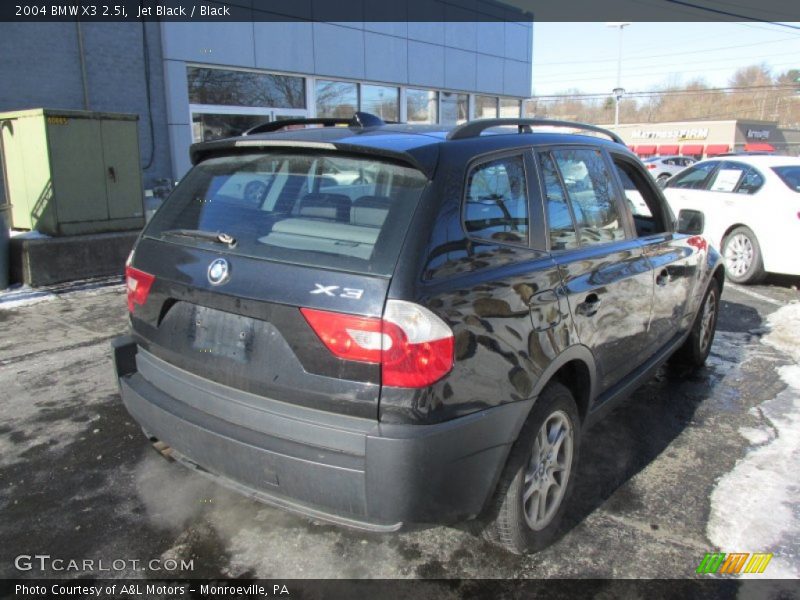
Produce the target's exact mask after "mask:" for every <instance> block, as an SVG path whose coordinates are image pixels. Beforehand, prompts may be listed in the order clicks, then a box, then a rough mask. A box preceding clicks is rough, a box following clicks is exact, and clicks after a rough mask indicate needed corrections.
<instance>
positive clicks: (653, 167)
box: [647, 164, 656, 171]
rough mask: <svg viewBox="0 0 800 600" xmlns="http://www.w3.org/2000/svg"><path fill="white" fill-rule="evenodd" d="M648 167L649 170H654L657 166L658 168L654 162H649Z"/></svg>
mask: <svg viewBox="0 0 800 600" xmlns="http://www.w3.org/2000/svg"><path fill="white" fill-rule="evenodd" d="M647 168H648V169H649V170H651V171H652V170H653V169H655V168H656V165H654V164H648V165H647Z"/></svg>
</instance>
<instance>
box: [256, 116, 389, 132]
mask: <svg viewBox="0 0 800 600" xmlns="http://www.w3.org/2000/svg"><path fill="white" fill-rule="evenodd" d="M293 125H322V126H323V127H336V126H337V125H347V126H348V127H350V129H367V128H371V127H382V126H383V125H386V122H385V121H384V120H383V119H381V118H380V117H377V116H375V115H373V114H370V113H367V112H356V113H353V116H352V117H351V118H349V119H345V118H341V117H316V118H310V119H306V118H301V119H280V120H277V121H270V122H268V123H261V124H260V125H256V126H255V127H252V128H250V129H248V130H247V131H245V132H244V133H242V135H254V134H256V133H272V132H274V131H280V130H281V129H285V128H286V127H290V126H293Z"/></svg>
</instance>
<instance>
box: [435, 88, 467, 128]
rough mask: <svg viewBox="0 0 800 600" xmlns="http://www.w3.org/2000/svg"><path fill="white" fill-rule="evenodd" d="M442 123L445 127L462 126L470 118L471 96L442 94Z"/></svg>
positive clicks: (451, 93)
mask: <svg viewBox="0 0 800 600" xmlns="http://www.w3.org/2000/svg"><path fill="white" fill-rule="evenodd" d="M441 98H442V101H441V108H440V110H441V123H442V124H443V125H454V124H455V125H461V123H465V122H466V121H467V119H468V118H469V96H468V95H467V94H455V93H453V92H442V94H441Z"/></svg>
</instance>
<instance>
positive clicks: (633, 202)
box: [616, 164, 653, 217]
mask: <svg viewBox="0 0 800 600" xmlns="http://www.w3.org/2000/svg"><path fill="white" fill-rule="evenodd" d="M616 167H617V174H618V175H619V178H620V181H622V187H623V189H624V190H625V203H626V204H627V205H628V208H629V209H630V211H631V214H633V216H634V217H638V216H641V217H651V216H653V215H652V213H651V212H650V208H649V207H648V206H647V202H646V201H645V199H644V196H643V195H642V192H641V190H639V188H638V187H637V186H636V184H635V183H634V182H633V179H631V177H630V175H628V173H627V172H626V170H625V169H624V168H623V167H622V166H621V165H620V164H616Z"/></svg>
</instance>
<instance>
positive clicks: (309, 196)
mask: <svg viewBox="0 0 800 600" xmlns="http://www.w3.org/2000/svg"><path fill="white" fill-rule="evenodd" d="M426 182H427V180H426V179H425V177H424V175H423V174H422V173H420V172H419V171H416V170H415V169H412V168H409V167H405V166H400V165H396V164H391V163H386V162H383V161H380V160H375V159H373V158H367V157H365V158H357V157H345V156H341V155H337V154H311V153H306V154H299V153H293V152H286V153H264V154H252V155H251V154H245V155H236V156H224V157H218V158H211V159H208V160H205V161H203V162H201V163H200V164H198V165H197V166H196V167H194V168H193V169H192V170H191V171H190V172H189V173H188V174H187V175H186V177H184V178H183V180H181V183H180V184H179V185H178V187H177V188H175V191H174V192H173V193H172V194H171V195H170V197H169V198H168V199H167V200H166V202H165V203H164V205H163V206H162V207H161V208H160V209H159V210H158V214H156V215H155V216H154V217H153V219H152V220H151V221H150V224H149V225H148V226H147V228H146V229H145V232H144V235H145V236H147V237H152V238H157V239H161V240H164V241H168V242H170V243H175V244H185V245H191V246H201V247H209V248H213V249H214V250H215V251H219V252H225V253H230V254H238V255H244V256H250V257H254V258H264V259H269V260H275V261H283V262H287V263H294V264H302V265H311V266H318V267H328V268H334V269H345V270H351V271H355V272H360V273H375V274H378V275H390V274H391V273H392V271H393V268H394V264H395V262H396V261H397V256H398V254H399V251H400V246H401V244H402V241H403V238H404V236H405V234H406V230H407V228H408V225H409V222H410V220H411V216H412V214H413V212H414V209H415V208H416V205H417V201H418V200H419V197H420V195H421V193H422V190H423V188H424V186H425V184H426ZM198 232H199V233H198ZM219 232H224V233H226V234H228V235H230V236H232V237H233V238H234V239H235V240H236V243H235V244H234V245H232V246H231V247H227V248H226V247H224V246H222V245H221V244H214V243H213V242H212V241H208V240H206V239H203V235H202V234H206V237H207V235H208V234H211V235H212V237H213V234H216V233H219Z"/></svg>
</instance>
